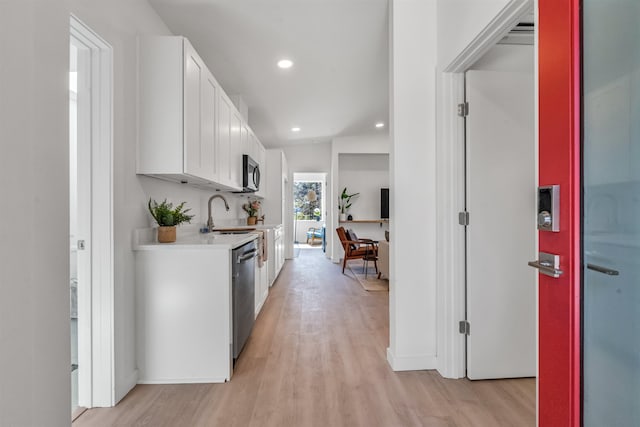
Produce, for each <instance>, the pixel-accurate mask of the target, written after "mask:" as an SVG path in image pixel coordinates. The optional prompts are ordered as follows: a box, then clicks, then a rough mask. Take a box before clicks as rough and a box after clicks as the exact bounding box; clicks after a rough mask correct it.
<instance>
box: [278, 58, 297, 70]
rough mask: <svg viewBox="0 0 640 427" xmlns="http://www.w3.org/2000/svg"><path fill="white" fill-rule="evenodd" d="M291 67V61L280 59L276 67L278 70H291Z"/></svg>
mask: <svg viewBox="0 0 640 427" xmlns="http://www.w3.org/2000/svg"><path fill="white" fill-rule="evenodd" d="M292 66H293V61H291V60H290V59H281V60H280V61H278V67H280V68H285V69H286V68H291V67H292Z"/></svg>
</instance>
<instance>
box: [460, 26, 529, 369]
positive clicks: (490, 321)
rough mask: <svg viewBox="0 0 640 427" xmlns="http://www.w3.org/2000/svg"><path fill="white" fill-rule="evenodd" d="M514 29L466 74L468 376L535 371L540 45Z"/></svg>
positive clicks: (464, 328)
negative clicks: (537, 65)
mask: <svg viewBox="0 0 640 427" xmlns="http://www.w3.org/2000/svg"><path fill="white" fill-rule="evenodd" d="M530 23H531V24H533V16H531V18H530ZM525 28H527V29H529V28H530V27H529V26H526V27H525ZM515 29H516V32H515V35H508V36H507V37H505V39H504V40H505V41H504V42H502V43H499V44H497V45H495V46H494V47H492V48H491V49H490V50H489V51H488V52H487V53H486V54H485V55H484V56H483V57H482V58H480V59H479V60H478V61H477V62H475V63H474V64H473V65H472V66H471V67H470V68H469V69H467V70H466V72H465V91H464V92H465V107H464V109H465V111H464V112H463V115H464V116H465V117H464V120H465V178H466V179H465V181H466V182H465V203H466V209H465V212H467V213H468V215H466V214H465V215H463V217H464V218H461V219H462V220H463V221H462V223H463V224H465V232H466V257H465V258H466V261H465V268H466V288H465V295H466V318H465V322H464V323H463V325H461V326H463V327H461V330H464V332H465V339H466V376H467V377H468V378H469V379H499V378H521V377H535V376H536V305H535V300H536V285H537V272H536V271H535V270H534V269H532V268H530V267H529V266H528V264H527V263H528V262H529V261H531V260H534V259H536V258H537V257H536V248H537V229H536V227H535V224H536V186H537V173H536V170H537V148H536V139H535V134H536V132H535V77H534V75H535V73H534V69H535V65H534V55H535V53H534V48H533V31H532V29H531V34H530V37H529V38H527V37H526V34H524V33H525V31H523V30H521V25H518V26H516V28H515ZM527 40H530V43H527Z"/></svg>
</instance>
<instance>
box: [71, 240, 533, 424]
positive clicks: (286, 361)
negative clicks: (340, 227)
mask: <svg viewBox="0 0 640 427" xmlns="http://www.w3.org/2000/svg"><path fill="white" fill-rule="evenodd" d="M354 263H357V261H354ZM340 271H341V267H340V266H338V265H335V264H332V263H331V262H330V261H329V260H327V259H325V258H324V257H323V253H322V251H319V250H317V249H306V250H301V252H300V256H299V257H298V258H296V259H295V260H292V261H288V262H287V263H286V264H285V267H284V269H283V271H282V273H281V275H280V277H279V279H278V280H277V282H276V284H275V285H274V286H273V287H272V288H271V292H270V294H269V298H268V300H267V302H266V303H265V306H264V308H263V310H262V312H261V313H260V316H259V317H258V319H257V321H256V324H255V327H254V331H253V333H252V335H251V337H250V339H249V341H248V342H247V346H246V347H245V349H244V351H243V353H242V354H241V355H240V359H239V360H238V363H237V365H236V368H235V372H234V375H233V378H232V380H231V381H230V382H229V383H226V384H195V385H153V386H151V385H139V386H137V387H136V388H135V389H134V390H133V391H131V393H129V395H128V396H126V397H125V398H124V399H123V400H122V402H120V403H119V404H118V405H117V406H116V407H115V408H109V409H91V410H88V411H86V412H85V413H84V414H82V416H80V418H78V419H77V420H76V422H75V423H74V424H73V425H74V427H85V426H154V427H160V426H172V427H173V426H225V427H226V426H242V427H244V426H256V427H257V426H260V427H262V426H296V427H298V426H300V427H302V426H367V427H369V426H384V427H391V426H393V427H395V426H429V427H432V426H433V427H438V426H491V427H494V426H518V427H519V426H533V425H535V380H533V379H516V380H498V381H474V382H472V381H468V380H448V379H444V378H442V377H441V376H440V375H439V374H438V373H437V372H436V371H416V372H393V371H392V370H391V369H390V368H389V365H388V364H387V361H386V348H387V346H388V337H389V319H388V294H387V293H386V292H366V291H364V290H363V289H362V288H361V287H360V285H359V284H358V282H357V281H356V280H355V279H353V278H351V277H350V276H348V275H342V274H341V272H340Z"/></svg>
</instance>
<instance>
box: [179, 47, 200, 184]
mask: <svg viewBox="0 0 640 427" xmlns="http://www.w3.org/2000/svg"><path fill="white" fill-rule="evenodd" d="M203 74H204V68H203V64H202V62H201V61H200V58H199V57H198V54H197V53H196V52H195V50H193V47H192V46H191V45H190V44H189V43H188V42H187V41H186V40H185V42H184V112H183V114H184V147H183V149H184V152H183V162H184V165H183V167H184V172H185V173H188V174H190V175H195V176H201V174H202V164H201V152H202V138H201V125H202V124H201V118H202V114H201V113H202V103H201V95H202V92H203V91H202V81H203Z"/></svg>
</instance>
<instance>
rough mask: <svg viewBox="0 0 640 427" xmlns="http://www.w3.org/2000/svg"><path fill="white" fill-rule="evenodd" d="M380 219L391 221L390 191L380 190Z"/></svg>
mask: <svg viewBox="0 0 640 427" xmlns="http://www.w3.org/2000/svg"><path fill="white" fill-rule="evenodd" d="M380 218H381V219H389V189H388V188H381V189H380Z"/></svg>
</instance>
